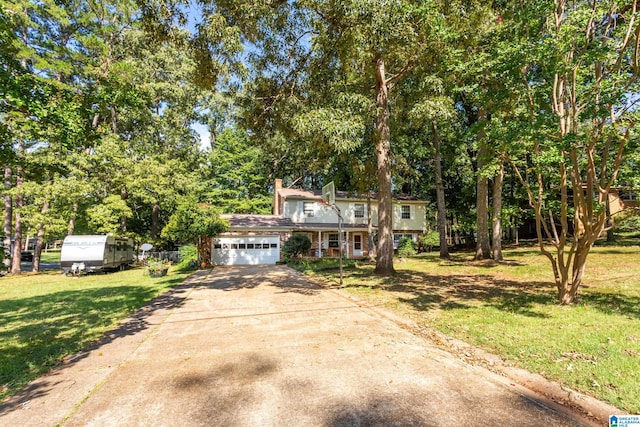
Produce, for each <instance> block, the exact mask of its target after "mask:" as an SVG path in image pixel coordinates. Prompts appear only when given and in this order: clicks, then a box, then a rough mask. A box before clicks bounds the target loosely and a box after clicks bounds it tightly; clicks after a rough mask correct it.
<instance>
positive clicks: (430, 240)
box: [419, 231, 440, 252]
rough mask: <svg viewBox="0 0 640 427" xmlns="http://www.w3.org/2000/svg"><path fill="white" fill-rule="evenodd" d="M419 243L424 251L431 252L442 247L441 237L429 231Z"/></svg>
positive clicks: (421, 237)
mask: <svg viewBox="0 0 640 427" xmlns="http://www.w3.org/2000/svg"><path fill="white" fill-rule="evenodd" d="M419 242H420V247H422V248H423V250H425V251H427V252H431V250H432V249H433V248H434V247H436V246H440V235H439V234H438V232H437V231H429V232H428V233H426V234H423V235H422V236H420V239H419Z"/></svg>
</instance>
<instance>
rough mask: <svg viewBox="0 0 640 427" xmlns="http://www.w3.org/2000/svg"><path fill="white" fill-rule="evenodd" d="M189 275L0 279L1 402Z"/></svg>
mask: <svg viewBox="0 0 640 427" xmlns="http://www.w3.org/2000/svg"><path fill="white" fill-rule="evenodd" d="M187 276H188V274H184V273H183V274H179V273H177V272H170V273H169V275H168V276H166V277H163V278H160V279H152V278H150V277H149V276H148V275H145V274H144V270H143V269H133V270H126V271H122V272H113V273H109V274H93V275H85V276H81V277H79V278H72V277H68V276H63V275H61V274H60V273H58V272H55V273H53V272H52V273H42V274H22V275H19V276H7V277H3V278H1V279H0V401H1V400H2V399H4V398H6V397H7V396H9V395H11V394H13V393H15V392H16V391H17V390H18V389H19V388H20V387H22V386H24V385H25V384H27V383H28V382H29V381H31V380H33V379H35V378H36V377H38V376H39V375H41V374H43V373H45V372H47V371H48V370H49V369H51V368H52V367H53V366H55V365H56V364H58V363H59V362H60V361H61V360H62V359H63V358H64V357H65V356H67V355H70V354H73V353H76V352H78V351H80V350H82V349H83V348H85V347H86V346H87V344H88V343H90V342H92V341H96V340H98V339H99V338H101V337H102V336H103V335H104V333H105V332H107V331H109V330H111V329H114V328H115V327H116V326H118V325H119V324H120V323H121V322H122V321H123V320H124V319H125V318H127V317H128V316H130V315H131V314H132V313H133V312H135V311H136V310H137V309H138V308H140V307H141V306H143V305H144V304H145V303H146V302H148V301H150V300H151V299H153V298H155V297H157V296H158V295H160V294H162V293H163V292H165V291H166V290H168V289H169V288H171V287H172V286H174V285H176V284H178V283H180V282H182V281H183V280H184V279H185V278H186V277H187Z"/></svg>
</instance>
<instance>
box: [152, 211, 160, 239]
mask: <svg viewBox="0 0 640 427" xmlns="http://www.w3.org/2000/svg"><path fill="white" fill-rule="evenodd" d="M159 223H160V205H159V204H158V203H154V204H153V207H152V208H151V237H153V238H154V239H157V238H158V237H160V236H159V229H160V225H159Z"/></svg>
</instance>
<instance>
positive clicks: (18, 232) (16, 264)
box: [11, 141, 24, 274]
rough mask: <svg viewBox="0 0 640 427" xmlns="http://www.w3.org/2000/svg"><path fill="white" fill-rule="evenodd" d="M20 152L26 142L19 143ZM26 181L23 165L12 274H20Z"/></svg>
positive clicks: (18, 180)
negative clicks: (23, 191)
mask: <svg viewBox="0 0 640 427" xmlns="http://www.w3.org/2000/svg"><path fill="white" fill-rule="evenodd" d="M18 153H19V154H20V155H21V154H22V153H24V142H22V141H20V142H19V143H18ZM23 182H24V170H23V169H22V166H18V167H17V169H16V189H17V194H16V208H15V211H14V212H15V217H14V218H15V219H14V223H13V225H14V228H13V260H12V262H11V274H20V272H21V269H20V253H21V252H22V214H21V212H20V210H21V209H22V206H23V205H24V195H23V194H22V184H23Z"/></svg>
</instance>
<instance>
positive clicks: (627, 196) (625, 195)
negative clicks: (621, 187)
mask: <svg viewBox="0 0 640 427" xmlns="http://www.w3.org/2000/svg"><path fill="white" fill-rule="evenodd" d="M620 198H621V199H622V200H625V201H629V202H631V201H634V200H637V199H638V195H637V194H636V193H635V192H633V191H621V192H620Z"/></svg>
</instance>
